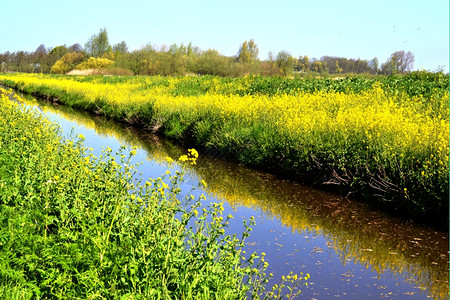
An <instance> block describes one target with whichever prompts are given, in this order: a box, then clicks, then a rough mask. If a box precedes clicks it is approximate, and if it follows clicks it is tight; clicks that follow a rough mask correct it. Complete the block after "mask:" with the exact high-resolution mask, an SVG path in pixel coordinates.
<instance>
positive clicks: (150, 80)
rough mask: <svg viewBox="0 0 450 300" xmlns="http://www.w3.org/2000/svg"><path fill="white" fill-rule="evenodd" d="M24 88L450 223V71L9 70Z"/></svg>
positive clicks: (6, 78)
mask: <svg viewBox="0 0 450 300" xmlns="http://www.w3.org/2000/svg"><path fill="white" fill-rule="evenodd" d="M0 82H1V83H3V84H5V85H8V86H11V87H14V88H16V89H18V90H20V91H23V92H25V93H30V94H33V95H36V96H40V97H43V98H45V99H48V100H52V101H55V102H61V103H64V104H65V105H69V106H73V107H77V108H81V109H86V110H90V111H92V112H94V113H97V114H102V115H106V116H109V117H111V118H115V119H118V120H122V121H126V122H130V123H133V124H136V125H139V126H144V127H145V128H147V129H149V130H152V131H154V132H157V133H160V134H162V135H165V136H167V137H169V138H172V139H176V140H179V141H182V142H184V143H185V144H187V145H188V146H194V147H196V148H197V149H199V150H201V152H204V153H210V154H211V153H212V154H214V155H221V156H225V157H226V158H227V159H230V160H236V161H238V162H240V163H242V164H246V165H250V166H253V167H256V168H262V169H267V170H271V171H273V172H275V173H277V174H280V175H281V176H289V177H290V178H294V179H297V180H302V181H307V182H309V183H310V184H313V185H319V186H322V187H326V188H330V189H333V190H335V191H337V192H340V193H344V194H346V195H350V196H352V197H355V198H357V199H362V200H365V201H368V202H371V203H374V204H375V205H378V206H381V207H384V208H388V209H390V210H391V211H393V212H394V214H397V215H400V214H403V215H406V216H407V217H410V218H415V219H417V220H420V221H424V222H428V223H430V224H433V225H435V226H438V227H447V226H448V187H449V180H448V174H449V172H448V154H449V125H448V124H449V123H448V122H449V117H448V116H449V109H448V100H449V99H448V77H446V76H444V75H443V74H439V73H437V74H432V73H427V72H414V73H411V74H408V75H406V76H403V77H396V76H390V77H381V78H376V79H364V78H344V79H337V80H333V79H286V78H277V77H241V78H219V77H209V76H203V77H113V76H111V77H106V76H56V75H30V74H3V75H0Z"/></svg>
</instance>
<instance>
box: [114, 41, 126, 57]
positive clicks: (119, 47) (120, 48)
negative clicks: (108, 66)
mask: <svg viewBox="0 0 450 300" xmlns="http://www.w3.org/2000/svg"><path fill="white" fill-rule="evenodd" d="M112 49H113V51H114V52H115V53H121V54H124V53H128V46H127V43H125V41H121V42H120V43H117V44H115V45H114V46H113V47H112Z"/></svg>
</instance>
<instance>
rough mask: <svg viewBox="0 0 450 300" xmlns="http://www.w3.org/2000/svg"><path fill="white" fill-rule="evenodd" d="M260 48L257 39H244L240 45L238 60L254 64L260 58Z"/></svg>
mask: <svg viewBox="0 0 450 300" xmlns="http://www.w3.org/2000/svg"><path fill="white" fill-rule="evenodd" d="M258 54H259V49H258V46H257V45H256V43H255V41H254V40H253V39H251V40H250V41H244V43H242V45H241V46H240V47H239V52H238V55H237V60H238V61H239V62H241V63H243V64H252V63H254V62H256V61H257V60H258Z"/></svg>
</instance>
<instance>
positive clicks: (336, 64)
mask: <svg viewBox="0 0 450 300" xmlns="http://www.w3.org/2000/svg"><path fill="white" fill-rule="evenodd" d="M335 68H336V70H335V73H336V74H339V73H342V68H340V67H339V62H338V61H337V60H336V63H335Z"/></svg>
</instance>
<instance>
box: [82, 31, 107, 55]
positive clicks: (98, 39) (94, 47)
mask: <svg viewBox="0 0 450 300" xmlns="http://www.w3.org/2000/svg"><path fill="white" fill-rule="evenodd" d="M84 50H85V51H86V53H87V54H88V55H89V56H92V57H101V56H103V54H105V53H106V52H109V51H110V50H112V48H111V46H110V45H109V41H108V33H107V32H106V29H105V28H103V29H100V32H99V33H98V34H94V35H92V36H91V38H90V39H89V40H88V41H87V42H86V44H85V45H84Z"/></svg>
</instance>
